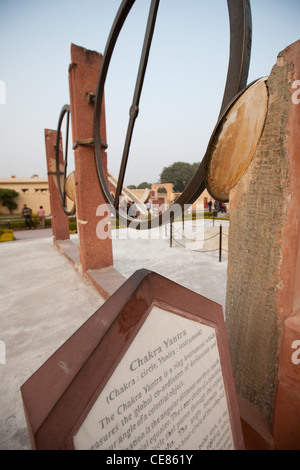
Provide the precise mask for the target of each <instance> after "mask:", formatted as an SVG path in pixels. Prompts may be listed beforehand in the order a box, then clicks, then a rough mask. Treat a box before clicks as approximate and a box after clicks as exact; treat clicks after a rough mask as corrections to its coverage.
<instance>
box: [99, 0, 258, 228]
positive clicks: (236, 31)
mask: <svg viewBox="0 0 300 470" xmlns="http://www.w3.org/2000/svg"><path fill="white" fill-rule="evenodd" d="M134 3H135V0H123V1H122V3H121V5H120V8H119V11H118V13H117V15H116V18H115V20H114V23H113V26H112V28H111V32H110V35H109V38H108V41H107V44H106V48H105V51H104V54H103V59H102V65H101V69H100V73H99V77H98V84H97V92H96V98H95V107H94V143H95V161H96V167H97V172H98V179H99V184H100V187H101V190H102V193H103V196H104V198H105V200H106V202H107V203H108V204H110V205H112V206H113V207H114V208H115V211H116V215H117V218H118V219H119V220H120V221H121V222H123V223H125V224H127V225H130V227H132V228H136V229H148V228H153V227H157V226H159V225H161V224H162V223H163V221H164V220H170V219H171V220H172V219H173V218H174V217H176V216H177V215H181V207H183V206H184V205H186V204H192V203H193V202H194V201H195V200H196V199H197V198H198V197H199V196H200V194H201V193H202V192H203V191H204V189H205V173H206V158H205V156H204V158H203V160H202V162H201V163H200V165H199V167H198V169H197V171H196V173H195V175H194V176H193V178H192V179H191V181H190V182H189V184H188V185H187V187H186V188H185V190H184V191H183V193H182V194H181V196H180V197H179V198H178V199H177V201H176V204H175V205H174V207H173V208H172V206H171V207H170V208H169V209H167V211H166V212H165V213H164V214H160V215H159V216H157V217H154V218H152V219H150V220H149V219H148V220H136V219H132V218H130V217H128V216H127V214H126V213H123V212H122V211H121V210H119V197H120V195H121V192H122V188H123V182H124V177H125V171H126V165H127V160H128V155H129V148H130V143H131V138H132V134H133V128H134V123H135V120H136V118H137V115H138V105H139V99H140V95H141V91H142V86H143V80H144V76H145V72H146V68H147V61H148V56H149V52H150V47H151V40H152V36H153V32H154V27H155V22H156V16H157V11H158V6H159V0H152V1H151V5H150V10H149V17H148V23H147V28H146V33H145V39H144V45H143V50H142V55H141V60H140V66H139V71H138V76H137V81H136V87H135V92H134V98H133V104H132V106H131V108H130V109H131V112H130V119H129V124H128V129H127V135H126V140H125V144H124V150H123V157H122V162H121V166H120V172H119V178H118V184H117V189H116V195H115V198H113V197H112V195H111V194H110V191H109V188H108V185H107V182H106V179H105V173H104V168H103V165H102V155H101V136H100V121H101V113H102V110H101V104H102V100H103V97H104V85H105V81H106V76H107V72H108V67H109V64H110V60H111V57H112V53H113V50H114V47H115V44H116V42H117V39H118V36H119V33H120V31H121V29H122V27H123V24H124V22H125V20H126V18H127V16H128V14H129V12H130V10H131V8H132V6H133V4H134ZM227 4H228V12H229V20H230V58H229V65H228V73H227V80H226V85H225V91H224V95H223V101H222V105H221V108H220V116H219V118H220V117H221V116H222V114H223V112H224V110H225V109H226V108H227V106H228V105H229V103H230V102H231V101H232V100H233V99H234V97H235V96H236V95H237V94H238V93H239V92H240V91H241V90H242V89H243V88H245V86H246V84H247V78H248V70H249V64H250V54H251V39H252V20H251V8H250V1H249V0H227Z"/></svg>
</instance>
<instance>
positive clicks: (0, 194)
mask: <svg viewBox="0 0 300 470" xmlns="http://www.w3.org/2000/svg"><path fill="white" fill-rule="evenodd" d="M17 196H19V193H17V191H15V190H14V189H5V188H0V201H1V202H2V206H4V207H7V208H8V210H9V212H10V213H11V214H12V211H13V210H14V209H17V207H18V204H17V203H16V201H14V200H13V199H14V198H16V197H17Z"/></svg>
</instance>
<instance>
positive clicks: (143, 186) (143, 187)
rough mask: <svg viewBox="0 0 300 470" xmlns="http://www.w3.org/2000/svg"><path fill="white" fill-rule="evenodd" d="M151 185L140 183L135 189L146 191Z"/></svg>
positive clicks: (144, 182)
mask: <svg viewBox="0 0 300 470" xmlns="http://www.w3.org/2000/svg"><path fill="white" fill-rule="evenodd" d="M151 186H152V185H151V183H147V182H146V181H143V183H140V184H139V185H138V187H137V189H146V188H150V189H151Z"/></svg>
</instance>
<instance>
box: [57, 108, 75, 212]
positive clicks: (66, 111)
mask: <svg viewBox="0 0 300 470" xmlns="http://www.w3.org/2000/svg"><path fill="white" fill-rule="evenodd" d="M65 114H66V115H67V126H66V139H65V156H64V159H63V165H64V171H63V172H62V171H60V168H59V164H60V162H59V150H60V145H59V144H60V134H61V126H62V122H63V119H64V117H65ZM69 118H70V106H69V105H68V104H65V105H64V106H63V107H62V110H61V112H60V115H59V119H58V124H57V132H56V145H55V159H56V180H57V187H58V194H59V199H60V203H61V205H62V208H63V210H64V212H65V214H66V215H74V214H75V211H76V205H75V203H74V205H73V207H72V209H71V210H68V208H67V206H66V191H65V182H66V177H67V167H68V143H69ZM62 175H63V189H62V185H61V177H62Z"/></svg>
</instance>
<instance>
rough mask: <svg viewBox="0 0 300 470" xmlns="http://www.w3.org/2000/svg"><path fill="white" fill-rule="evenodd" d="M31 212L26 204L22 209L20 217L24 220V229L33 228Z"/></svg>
mask: <svg viewBox="0 0 300 470" xmlns="http://www.w3.org/2000/svg"><path fill="white" fill-rule="evenodd" d="M31 214H32V210H31V209H30V207H27V205H26V204H24V205H23V209H22V217H24V219H25V224H26V228H27V229H29V228H33V221H32V215H31Z"/></svg>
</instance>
